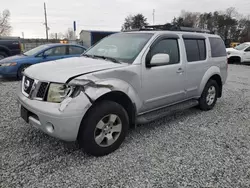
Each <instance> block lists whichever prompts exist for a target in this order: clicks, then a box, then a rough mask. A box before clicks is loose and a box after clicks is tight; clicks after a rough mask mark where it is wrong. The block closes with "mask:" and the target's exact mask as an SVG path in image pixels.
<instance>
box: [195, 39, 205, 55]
mask: <svg viewBox="0 0 250 188" xmlns="http://www.w3.org/2000/svg"><path fill="white" fill-rule="evenodd" d="M197 42H198V47H199V53H200V60H205V59H206V56H207V54H206V44H205V40H197Z"/></svg>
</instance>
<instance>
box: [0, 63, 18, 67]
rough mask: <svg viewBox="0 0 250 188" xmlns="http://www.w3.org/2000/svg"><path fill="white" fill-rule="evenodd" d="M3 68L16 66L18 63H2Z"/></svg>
mask: <svg viewBox="0 0 250 188" xmlns="http://www.w3.org/2000/svg"><path fill="white" fill-rule="evenodd" d="M1 66H2V67H10V66H16V63H15V62H13V63H2V64H1Z"/></svg>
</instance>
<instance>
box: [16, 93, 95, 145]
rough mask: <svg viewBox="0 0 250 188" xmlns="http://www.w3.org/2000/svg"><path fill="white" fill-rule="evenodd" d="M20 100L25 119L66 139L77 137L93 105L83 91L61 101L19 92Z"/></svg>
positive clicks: (49, 133) (71, 139)
mask: <svg viewBox="0 0 250 188" xmlns="http://www.w3.org/2000/svg"><path fill="white" fill-rule="evenodd" d="M18 101H19V103H20V104H21V106H22V107H21V109H22V110H23V111H25V113H23V115H22V116H27V117H23V119H25V120H26V121H27V122H28V123H29V124H31V125H33V126H35V127H36V128H38V129H40V130H42V131H43V132H45V133H46V134H48V135H50V136H53V137H56V138H59V139H61V140H65V141H75V140H76V139H77V135H78V131H79V128H80V125H81V121H82V118H83V116H84V115H85V113H86V112H87V110H88V109H89V108H90V106H91V105H92V104H91V102H90V100H89V98H88V97H87V96H86V95H85V94H84V93H83V92H81V93H80V94H79V95H78V96H77V97H75V98H68V99H65V100H64V101H63V102H61V103H50V102H45V101H38V100H31V99H29V98H27V97H26V96H24V95H23V94H22V93H21V92H19V93H18Z"/></svg>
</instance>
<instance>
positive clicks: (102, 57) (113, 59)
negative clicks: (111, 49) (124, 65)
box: [93, 55, 121, 63]
mask: <svg viewBox="0 0 250 188" xmlns="http://www.w3.org/2000/svg"><path fill="white" fill-rule="evenodd" d="M93 56H94V57H97V58H101V59H105V60H109V61H112V62H114V63H121V62H120V61H118V60H117V59H115V58H113V57H107V56H99V55H93Z"/></svg>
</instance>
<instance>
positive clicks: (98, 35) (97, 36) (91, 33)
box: [80, 30, 118, 47]
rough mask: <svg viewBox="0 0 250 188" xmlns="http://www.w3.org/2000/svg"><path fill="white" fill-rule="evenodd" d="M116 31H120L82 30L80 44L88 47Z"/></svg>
mask: <svg viewBox="0 0 250 188" xmlns="http://www.w3.org/2000/svg"><path fill="white" fill-rule="evenodd" d="M114 33H118V31H96V30H82V31H81V32H80V44H81V45H83V46H86V47H90V46H92V45H94V44H95V43H97V42H98V41H99V40H101V39H103V38H104V37H106V36H108V35H111V34H114Z"/></svg>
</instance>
